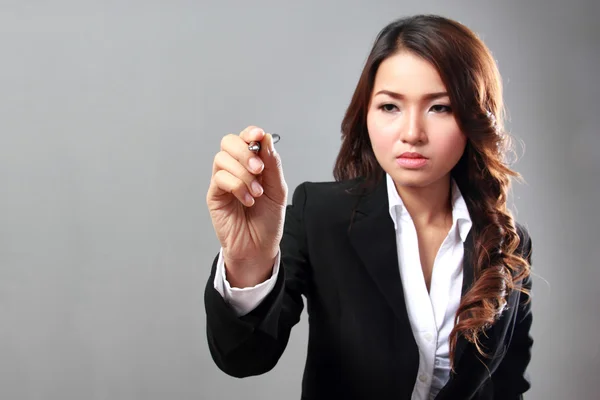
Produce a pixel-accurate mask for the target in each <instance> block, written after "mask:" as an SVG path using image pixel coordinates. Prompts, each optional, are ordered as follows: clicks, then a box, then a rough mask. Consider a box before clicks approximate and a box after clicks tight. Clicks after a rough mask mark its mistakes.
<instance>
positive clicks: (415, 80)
mask: <svg viewBox="0 0 600 400" xmlns="http://www.w3.org/2000/svg"><path fill="white" fill-rule="evenodd" d="M374 89H375V92H376V91H377V90H380V89H388V90H393V91H397V92H401V93H406V94H409V93H415V94H417V93H427V92H432V91H444V90H445V85H444V83H443V82H442V78H441V77H440V75H439V73H438V72H437V70H436V69H435V68H434V67H433V65H431V64H430V63H429V62H427V61H425V60H424V59H422V58H421V57H419V56H417V55H415V54H413V53H410V52H406V51H403V52H400V53H397V54H394V55H393V56H390V57H388V58H387V59H385V60H384V61H383V62H382V63H381V64H380V66H379V69H378V70H377V74H376V76H375V82H374Z"/></svg>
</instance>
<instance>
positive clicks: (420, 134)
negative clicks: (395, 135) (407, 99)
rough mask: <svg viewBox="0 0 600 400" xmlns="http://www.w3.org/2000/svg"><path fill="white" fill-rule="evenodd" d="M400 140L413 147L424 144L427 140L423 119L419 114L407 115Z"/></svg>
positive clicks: (410, 113)
mask: <svg viewBox="0 0 600 400" xmlns="http://www.w3.org/2000/svg"><path fill="white" fill-rule="evenodd" d="M400 140H401V141H402V142H403V143H408V144H411V145H416V144H423V143H425V141H426V140H427V135H426V134H425V124H424V123H423V117H422V116H421V115H420V114H419V113H418V112H416V111H410V112H407V113H406V118H405V121H404V124H403V126H402V128H401V130H400Z"/></svg>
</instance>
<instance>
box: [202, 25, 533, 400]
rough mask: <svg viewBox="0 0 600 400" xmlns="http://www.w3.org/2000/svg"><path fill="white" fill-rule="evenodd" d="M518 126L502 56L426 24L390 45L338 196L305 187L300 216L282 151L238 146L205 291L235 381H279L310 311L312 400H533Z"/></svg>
mask: <svg viewBox="0 0 600 400" xmlns="http://www.w3.org/2000/svg"><path fill="white" fill-rule="evenodd" d="M502 113H503V100H502V90H501V80H500V76H499V73H498V71H497V67H496V65H495V63H494V60H493V58H492V56H491V54H490V52H489V50H488V49H487V48H486V46H485V45H484V44H483V43H482V42H481V41H480V40H479V39H478V38H477V37H476V35H475V34H474V33H473V32H472V31H470V30H469V29H468V28H466V27H465V26H463V25H461V24H459V23H457V22H455V21H452V20H449V19H446V18H443V17H439V16H432V15H428V16H425V15H419V16H414V17H411V18H404V19H400V20H398V21H395V22H393V23H391V24H390V25H388V26H387V27H385V28H384V29H383V30H382V31H381V32H380V34H379V36H378V38H377V40H376V42H375V43H374V46H373V49H372V51H371V53H370V55H369V58H368V60H367V62H366V66H365V68H364V70H363V72H362V75H361V77H360V80H359V82H358V85H357V88H356V91H355V92H354V95H353V98H352V101H351V103H350V105H349V107H348V110H347V112H346V115H345V117H344V120H343V123H342V134H343V135H342V136H343V141H342V146H341V150H340V153H339V155H338V158H337V160H336V164H335V169H334V176H335V182H323V183H311V182H305V183H303V184H301V185H299V186H298V188H296V189H295V191H294V193H293V198H292V203H291V205H289V206H286V202H287V186H286V183H285V180H284V176H283V172H282V165H281V160H280V158H279V155H278V153H277V152H276V151H275V150H274V147H273V140H272V136H271V135H269V134H265V132H264V131H263V130H262V129H260V128H257V127H248V128H247V129H245V130H244V131H242V132H241V133H240V134H239V135H227V136H225V137H224V138H223V140H222V144H221V151H220V152H219V153H218V154H217V155H216V157H215V161H214V168H213V176H212V180H211V183H210V188H209V190H208V194H207V203H208V208H209V210H210V214H211V217H212V221H213V225H214V228H215V231H216V233H217V237H218V238H219V241H220V243H221V245H222V249H221V251H220V252H219V255H218V256H217V257H215V260H214V263H213V266H212V273H211V276H210V279H209V282H208V284H207V286H206V290H205V306H206V313H207V335H208V342H209V347H210V351H211V354H212V357H213V359H214V361H215V363H216V364H217V365H218V366H219V368H221V369H222V370H223V371H225V372H226V373H228V374H230V375H232V376H236V377H245V376H251V375H257V374H262V373H265V372H267V371H269V370H270V369H272V368H273V367H274V366H275V365H276V363H277V361H278V360H279V358H280V356H281V354H282V353H283V351H284V350H285V348H286V345H287V342H288V339H289V335H290V331H291V329H292V327H293V326H294V325H295V324H296V323H297V322H298V321H299V319H300V314H301V311H302V310H303V307H304V303H303V300H302V297H301V296H302V295H304V296H305V297H306V300H307V311H308V316H309V329H310V333H309V344H308V353H307V360H306V366H305V372H304V378H303V382H302V396H303V397H302V398H306V399H378V400H383V399H395V400H398V399H433V398H435V399H503V400H505V399H518V398H522V393H524V392H525V391H527V390H528V389H529V383H528V380H527V379H526V375H525V374H526V372H525V371H526V367H527V366H528V364H529V361H530V358H531V356H530V352H531V346H532V339H531V337H530V327H531V321H532V315H531V308H530V303H529V301H528V292H529V290H530V287H531V279H530V276H529V273H530V262H531V259H530V254H531V240H530V239H529V236H528V234H527V231H526V230H525V229H524V228H523V227H522V226H520V225H518V224H517V223H516V222H515V221H514V220H513V218H512V216H511V214H510V212H509V210H508V209H507V206H506V198H507V192H508V190H509V184H510V179H511V177H513V176H517V173H516V172H514V171H512V170H511V169H510V168H509V167H508V166H507V165H506V164H505V163H504V156H505V155H506V154H505V153H506V151H507V149H508V144H509V142H508V135H507V133H506V132H505V131H504V130H503V125H502ZM251 141H260V142H261V144H262V148H261V150H260V152H259V153H258V155H255V154H254V153H253V152H251V151H249V150H248V144H249V143H250V142H251Z"/></svg>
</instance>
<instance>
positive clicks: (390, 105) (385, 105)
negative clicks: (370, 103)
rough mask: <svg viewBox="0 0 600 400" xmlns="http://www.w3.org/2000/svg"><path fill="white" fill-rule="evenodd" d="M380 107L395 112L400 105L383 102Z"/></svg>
mask: <svg viewBox="0 0 600 400" xmlns="http://www.w3.org/2000/svg"><path fill="white" fill-rule="evenodd" d="M379 108H380V109H382V110H383V111H385V112H393V111H395V110H397V109H398V107H396V106H395V105H393V104H382V105H381V106H379Z"/></svg>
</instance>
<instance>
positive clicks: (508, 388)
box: [492, 229, 533, 400]
mask: <svg viewBox="0 0 600 400" xmlns="http://www.w3.org/2000/svg"><path fill="white" fill-rule="evenodd" d="M521 239H522V241H523V249H524V253H523V256H524V258H525V259H526V260H527V261H528V262H529V264H530V265H531V251H532V247H531V238H530V237H529V235H528V233H527V231H526V230H524V229H523V236H522V237H521ZM523 288H525V289H527V290H528V291H531V276H529V277H527V278H526V279H524V280H523ZM532 320H533V316H532V313H531V301H530V296H528V295H526V294H524V293H520V294H519V308H518V310H517V314H516V317H515V327H514V331H513V334H512V340H511V342H510V346H509V347H508V349H507V353H506V355H505V356H504V359H503V360H502V363H500V365H499V366H498V369H497V370H496V371H495V372H494V374H493V375H492V380H493V382H494V398H495V399H506V400H513V399H514V400H521V399H523V393H525V392H526V391H528V390H529V389H530V387H531V383H530V381H529V376H528V374H527V367H528V365H529V362H530V361H531V348H532V346H533V338H532V336H531V331H530V330H531V324H532Z"/></svg>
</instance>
